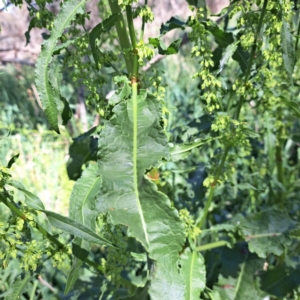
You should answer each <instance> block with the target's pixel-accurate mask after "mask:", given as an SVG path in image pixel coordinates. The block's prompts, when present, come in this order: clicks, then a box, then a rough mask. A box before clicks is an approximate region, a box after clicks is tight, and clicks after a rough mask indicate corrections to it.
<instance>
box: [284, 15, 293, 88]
mask: <svg viewBox="0 0 300 300" xmlns="http://www.w3.org/2000/svg"><path fill="white" fill-rule="evenodd" d="M281 47H282V50H283V62H284V67H285V69H286V71H287V73H288V76H289V79H290V82H293V72H294V62H295V51H294V45H293V36H292V34H291V31H290V26H289V24H288V23H287V22H286V21H285V20H282V27H281Z"/></svg>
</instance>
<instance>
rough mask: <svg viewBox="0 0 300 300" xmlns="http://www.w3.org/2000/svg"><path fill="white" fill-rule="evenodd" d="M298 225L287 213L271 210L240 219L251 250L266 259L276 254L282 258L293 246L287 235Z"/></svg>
mask: <svg viewBox="0 0 300 300" xmlns="http://www.w3.org/2000/svg"><path fill="white" fill-rule="evenodd" d="M295 225H296V222H295V221H293V220H292V219H291V218H290V217H289V215H288V214H287V212H286V211H284V210H278V209H269V210H265V211H263V212H260V213H257V214H252V215H248V216H247V217H242V218H241V219H240V226H241V232H242V233H243V235H244V236H245V238H246V240H247V241H248V244H249V250H250V251H251V252H253V253H256V254H257V255H258V256H259V257H262V258H266V257H267V255H268V254H270V253H274V254H275V255H278V256H280V255H281V254H282V253H283V252H284V250H285V249H286V247H288V246H289V245H290V244H291V239H290V237H289V236H288V235H287V234H286V233H287V232H288V231H289V230H290V229H292V228H293V227H294V226H295Z"/></svg>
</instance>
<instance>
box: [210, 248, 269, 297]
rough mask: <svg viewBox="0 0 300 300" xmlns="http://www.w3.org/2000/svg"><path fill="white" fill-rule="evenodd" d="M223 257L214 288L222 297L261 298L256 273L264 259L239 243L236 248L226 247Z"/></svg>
mask: <svg viewBox="0 0 300 300" xmlns="http://www.w3.org/2000/svg"><path fill="white" fill-rule="evenodd" d="M223 253H224V254H223ZM221 258H222V259H221V261H222V267H221V269H220V275H219V279H218V283H217V285H216V286H214V288H213V289H214V290H215V291H217V292H219V295H220V299H222V300H240V299H243V300H257V299H260V297H259V291H258V289H257V288H256V280H255V275H256V274H257V273H258V271H259V270H261V269H262V267H263V263H264V260H263V259H260V258H258V257H257V256H256V255H254V254H251V253H249V251H248V250H247V248H246V247H245V246H244V245H237V246H235V248H234V249H226V248H224V249H223V251H222V256H221Z"/></svg>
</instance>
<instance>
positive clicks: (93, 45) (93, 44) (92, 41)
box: [89, 14, 119, 67]
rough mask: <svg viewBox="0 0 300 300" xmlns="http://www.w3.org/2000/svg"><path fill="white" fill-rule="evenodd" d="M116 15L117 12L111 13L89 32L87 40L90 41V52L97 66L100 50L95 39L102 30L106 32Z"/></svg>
mask: <svg viewBox="0 0 300 300" xmlns="http://www.w3.org/2000/svg"><path fill="white" fill-rule="evenodd" d="M118 17H119V14H113V15H111V16H109V17H108V18H107V19H105V20H104V21H103V22H101V23H99V24H98V25H96V26H95V27H94V28H93V30H92V31H91V32H90V34H89V42H90V46H91V50H92V54H93V57H94V60H95V63H96V66H97V67H98V65H99V57H98V55H99V53H100V50H99V49H98V48H97V47H96V39H97V38H99V36H100V35H101V34H102V33H103V32H108V31H109V30H110V29H111V28H112V27H113V26H114V25H115V22H116V21H117V19H118Z"/></svg>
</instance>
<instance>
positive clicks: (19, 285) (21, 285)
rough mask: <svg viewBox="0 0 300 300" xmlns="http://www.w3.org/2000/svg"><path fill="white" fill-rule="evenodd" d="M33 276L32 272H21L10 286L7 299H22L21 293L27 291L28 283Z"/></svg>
mask: <svg viewBox="0 0 300 300" xmlns="http://www.w3.org/2000/svg"><path fill="white" fill-rule="evenodd" d="M32 278H33V275H31V274H30V272H25V273H23V274H21V275H20V276H19V277H18V278H17V279H16V281H15V282H14V283H13V284H12V286H11V287H10V289H9V291H8V294H7V295H6V297H5V300H17V299H20V295H22V294H23V293H25V292H26V291H27V289H28V283H29V281H30V280H31V279H32Z"/></svg>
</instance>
